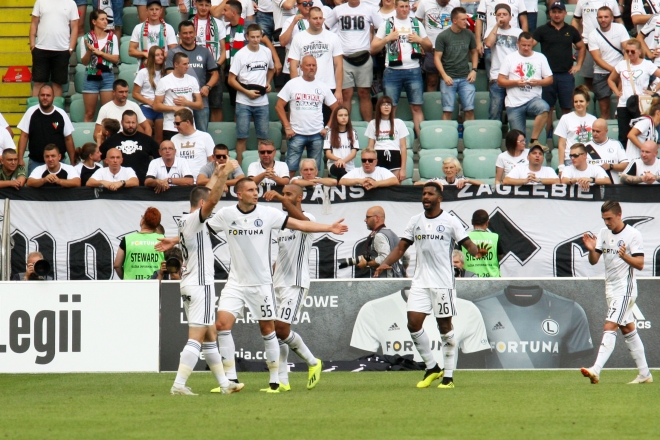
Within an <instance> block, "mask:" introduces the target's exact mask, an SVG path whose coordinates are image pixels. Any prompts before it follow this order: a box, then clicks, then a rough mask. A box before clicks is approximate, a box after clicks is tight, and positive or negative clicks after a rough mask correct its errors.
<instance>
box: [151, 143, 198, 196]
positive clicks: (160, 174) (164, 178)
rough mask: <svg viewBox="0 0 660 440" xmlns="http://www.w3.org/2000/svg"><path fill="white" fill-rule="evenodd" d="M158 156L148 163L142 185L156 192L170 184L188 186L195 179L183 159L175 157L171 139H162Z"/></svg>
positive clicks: (168, 187)
mask: <svg viewBox="0 0 660 440" xmlns="http://www.w3.org/2000/svg"><path fill="white" fill-rule="evenodd" d="M158 152H159V153H160V157H159V158H158V159H154V160H152V161H151V163H149V169H148V170H147V178H146V179H145V180H144V186H148V187H150V188H153V189H154V192H155V193H156V194H158V193H161V192H163V191H167V190H168V189H170V187H171V186H190V185H193V184H194V182H195V180H194V178H193V175H192V173H191V172H190V170H189V169H188V164H187V163H186V161H185V160H182V159H179V158H178V157H176V148H174V144H173V143H172V142H171V141H163V143H161V144H160V148H159V149H158Z"/></svg>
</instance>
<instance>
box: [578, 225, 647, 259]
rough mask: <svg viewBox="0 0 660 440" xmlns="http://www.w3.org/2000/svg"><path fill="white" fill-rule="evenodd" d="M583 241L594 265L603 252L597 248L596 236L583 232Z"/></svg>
mask: <svg viewBox="0 0 660 440" xmlns="http://www.w3.org/2000/svg"><path fill="white" fill-rule="evenodd" d="M582 242H583V243H584V247H586V248H587V250H588V251H589V263H590V264H591V265H592V266H593V265H594V264H596V263H598V260H600V254H601V253H600V252H598V251H597V250H596V237H594V235H593V234H592V233H591V232H585V233H584V234H582ZM643 261H644V258H643V257H642V263H643Z"/></svg>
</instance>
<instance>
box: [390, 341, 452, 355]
mask: <svg viewBox="0 0 660 440" xmlns="http://www.w3.org/2000/svg"><path fill="white" fill-rule="evenodd" d="M441 347H442V341H431V350H440V348H441ZM413 348H414V344H413V341H411V340H408V341H385V351H386V352H390V353H391V352H392V351H396V352H399V351H407V352H411V353H412V352H413Z"/></svg>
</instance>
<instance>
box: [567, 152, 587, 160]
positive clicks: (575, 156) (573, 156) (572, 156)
mask: <svg viewBox="0 0 660 440" xmlns="http://www.w3.org/2000/svg"><path fill="white" fill-rule="evenodd" d="M583 154H584V153H579V154H569V155H568V157H570V158H571V159H577V158H578V157H580V156H582V155H583Z"/></svg>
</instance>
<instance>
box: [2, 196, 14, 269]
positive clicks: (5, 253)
mask: <svg viewBox="0 0 660 440" xmlns="http://www.w3.org/2000/svg"><path fill="white" fill-rule="evenodd" d="M9 214H10V212H9V199H5V209H4V214H3V219H2V235H1V237H2V238H1V242H0V280H2V281H8V280H9V277H10V276H11V236H10V235H9V230H10V227H9V223H10V221H9V220H10V215H9Z"/></svg>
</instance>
